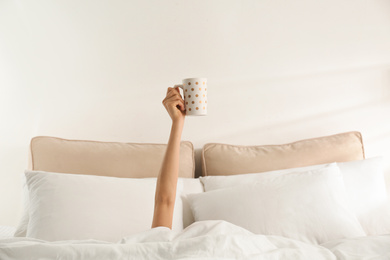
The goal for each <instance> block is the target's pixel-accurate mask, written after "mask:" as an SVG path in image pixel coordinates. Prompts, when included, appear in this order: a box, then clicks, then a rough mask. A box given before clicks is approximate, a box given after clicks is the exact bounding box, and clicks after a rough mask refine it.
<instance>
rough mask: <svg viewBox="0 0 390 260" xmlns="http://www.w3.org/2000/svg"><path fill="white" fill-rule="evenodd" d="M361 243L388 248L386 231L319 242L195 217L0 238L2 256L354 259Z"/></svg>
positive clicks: (371, 250)
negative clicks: (121, 231)
mask: <svg viewBox="0 0 390 260" xmlns="http://www.w3.org/2000/svg"><path fill="white" fill-rule="evenodd" d="M349 241H350V242H349ZM360 243H361V244H364V243H368V246H367V248H366V251H367V252H365V249H362V251H361V252H360V253H361V254H365V253H368V254H369V255H370V256H371V255H372V254H373V253H374V251H376V250H378V249H377V248H376V247H380V250H379V251H377V252H380V253H381V254H383V255H386V254H389V252H390V247H389V246H387V247H386V245H389V243H390V235H388V236H378V237H365V238H359V239H355V240H340V241H333V242H329V243H326V244H325V245H324V246H317V245H311V244H307V243H304V242H301V241H297V240H293V239H289V238H284V237H280V236H265V235H255V234H253V233H251V232H249V231H248V230H246V229H243V228H241V227H238V226H236V225H233V224H231V223H228V222H225V221H219V220H218V221H217V220H215V221H200V222H195V223H193V224H192V225H191V226H189V227H187V228H186V229H185V230H183V231H181V232H175V231H172V230H170V229H168V228H165V227H158V228H154V229H150V230H147V231H144V232H141V233H138V234H133V235H130V236H127V237H124V238H122V239H121V240H120V241H118V242H117V243H111V242H104V241H97V240H67V241H57V242H48V241H43V240H37V239H33V238H21V237H12V238H5V239H0V259H2V260H8V259H15V260H19V259H86V260H87V259H317V260H321V259H326V260H332V259H357V258H348V257H349V255H348V252H349V251H348V250H351V249H352V247H355V246H356V244H357V245H359V244H360ZM370 245H371V248H370ZM340 250H341V251H342V252H344V251H343V250H345V256H346V257H347V258H338V257H339V256H341V257H344V256H342V255H343V253H339V252H338V251H340ZM377 256H378V255H377ZM359 259H365V258H359ZM367 259H372V258H367ZM374 259H386V258H374Z"/></svg>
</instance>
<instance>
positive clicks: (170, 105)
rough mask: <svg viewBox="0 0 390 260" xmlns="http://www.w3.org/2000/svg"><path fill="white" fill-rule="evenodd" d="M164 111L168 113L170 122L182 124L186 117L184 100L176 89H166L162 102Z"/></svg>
mask: <svg viewBox="0 0 390 260" xmlns="http://www.w3.org/2000/svg"><path fill="white" fill-rule="evenodd" d="M162 103H163V105H164V107H165V109H166V110H167V111H168V114H169V116H170V117H171V119H172V122H173V123H174V122H181V123H183V122H184V118H185V115H186V112H185V110H186V109H185V104H184V100H183V98H182V97H181V95H180V91H179V88H178V87H175V88H168V90H167V95H166V97H165V98H164V100H163V101H162Z"/></svg>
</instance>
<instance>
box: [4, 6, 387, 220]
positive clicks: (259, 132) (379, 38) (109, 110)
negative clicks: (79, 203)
mask: <svg viewBox="0 0 390 260" xmlns="http://www.w3.org/2000/svg"><path fill="white" fill-rule="evenodd" d="M389 46H390V1H388V0H370V1H366V0H343V1H339V0H323V1H307V0H296V1H287V0H285V1H275V0H273V1H271V0H263V1H259V0H244V1H226V0H224V1H222V0H221V1H209V0H207V1H206V0H202V1H182V0H175V1H174V0H166V1H143V0H142V1H141V0H136V1H134V0H133V1H119V0H116V1H102V0H94V1H92V0H91V1H76V0H68V1H42V0H38V1H26V0H15V1H8V0H2V1H0V124H1V125H0V192H1V195H0V225H15V224H16V223H17V220H18V217H19V216H20V212H21V186H20V185H21V184H20V176H21V174H22V173H23V170H24V169H25V168H26V165H27V149H28V144H29V140H30V139H31V137H33V136H36V135H51V136H58V137H63V138H74V139H90V140H102V141H126V142H160V143H166V142H167V139H168V134H169V126H170V119H169V116H168V115H167V113H166V112H165V110H164V108H163V106H162V104H161V101H162V99H163V98H164V95H165V92H166V88H167V87H169V86H172V85H174V84H177V83H179V82H180V80H181V79H182V78H186V77H198V76H199V77H207V78H208V84H209V86H208V92H209V93H208V95H209V97H208V100H209V104H208V105H209V106H208V112H209V114H208V116H207V117H191V118H187V119H186V125H185V129H184V133H183V139H184V140H190V141H192V142H193V143H194V145H195V147H196V148H197V149H198V150H199V149H200V148H201V147H202V146H203V144H205V143H207V142H224V143H232V144H277V143H285V142H291V141H296V140H299V139H303V138H310V137H316V136H321V135H328V134H335V133H338V132H343V131H350V130H358V131H361V132H362V133H363V138H364V142H365V146H366V155H367V157H370V156H374V155H383V156H385V157H386V158H387V164H386V167H387V168H386V169H387V171H388V172H390V149H389V148H388V147H390V120H389V119H390V48H389ZM197 157H198V154H197Z"/></svg>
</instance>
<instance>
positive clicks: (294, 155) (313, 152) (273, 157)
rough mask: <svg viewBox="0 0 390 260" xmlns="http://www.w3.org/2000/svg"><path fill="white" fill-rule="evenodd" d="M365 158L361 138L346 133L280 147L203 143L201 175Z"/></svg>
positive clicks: (266, 169) (355, 134)
mask: <svg viewBox="0 0 390 260" xmlns="http://www.w3.org/2000/svg"><path fill="white" fill-rule="evenodd" d="M361 159H364V148H363V141H362V136H361V134H360V133H359V132H347V133H341V134H336V135H331V136H325V137H319V138H312V139H306V140H301V141H297V142H294V143H289V144H282V145H260V146H243V145H230V144H220V143H209V144H205V145H204V146H203V149H202V175H203V176H213V175H234V174H244V173H258V172H265V171H272V170H281V169H287V168H295V167H303V166H309V165H315V164H323V163H331V162H346V161H354V160H361Z"/></svg>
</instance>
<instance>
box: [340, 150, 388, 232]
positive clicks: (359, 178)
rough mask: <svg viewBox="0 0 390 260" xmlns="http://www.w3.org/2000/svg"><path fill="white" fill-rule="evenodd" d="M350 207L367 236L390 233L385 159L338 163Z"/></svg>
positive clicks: (376, 158)
mask: <svg viewBox="0 0 390 260" xmlns="http://www.w3.org/2000/svg"><path fill="white" fill-rule="evenodd" d="M338 166H339V168H340V171H341V173H342V174H343V177H344V184H345V188H346V191H347V194H348V195H349V201H350V203H351V208H352V210H353V211H354V212H355V214H356V216H357V217H358V219H359V222H360V224H361V225H362V227H363V228H364V230H365V232H366V233H367V235H381V234H390V201H389V200H388V195H387V191H386V183H385V178H384V173H383V159H382V157H375V158H371V159H366V160H360V161H353V162H345V163H338Z"/></svg>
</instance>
